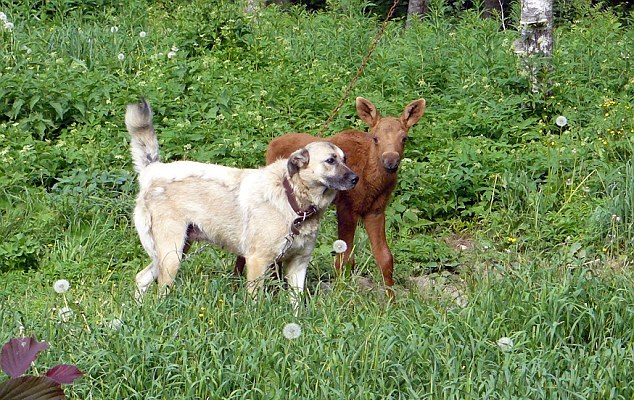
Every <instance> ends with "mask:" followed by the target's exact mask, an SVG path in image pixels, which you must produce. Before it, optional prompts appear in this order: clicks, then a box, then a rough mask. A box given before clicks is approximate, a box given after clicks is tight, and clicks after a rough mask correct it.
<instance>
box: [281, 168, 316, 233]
mask: <svg viewBox="0 0 634 400" xmlns="http://www.w3.org/2000/svg"><path fill="white" fill-rule="evenodd" d="M282 184H283V185H284V191H285V192H286V198H287V199H288V204H290V205H291V208H292V209H293V211H295V214H297V215H298V216H299V217H298V218H295V219H294V220H293V223H292V224H291V232H292V233H293V234H294V235H297V234H298V233H299V227H300V226H301V225H302V222H304V221H306V220H307V219H309V218H311V217H312V216H314V215H315V214H317V208H316V207H315V206H314V205H312V204H311V205H310V206H309V207H308V209H306V210H302V209H301V208H299V204H297V198H295V194H293V188H292V187H291V183H290V182H289V181H288V179H287V178H284V182H283V183H282Z"/></svg>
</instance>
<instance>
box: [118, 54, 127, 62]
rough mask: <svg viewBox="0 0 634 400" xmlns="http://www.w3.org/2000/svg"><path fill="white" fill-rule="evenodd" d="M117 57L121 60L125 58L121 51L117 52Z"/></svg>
mask: <svg viewBox="0 0 634 400" xmlns="http://www.w3.org/2000/svg"><path fill="white" fill-rule="evenodd" d="M117 58H118V59H119V61H123V59H124V58H125V55H124V54H123V53H119V55H118V56H117Z"/></svg>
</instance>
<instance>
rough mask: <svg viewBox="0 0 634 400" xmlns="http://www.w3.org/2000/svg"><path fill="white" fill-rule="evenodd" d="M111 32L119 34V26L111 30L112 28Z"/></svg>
mask: <svg viewBox="0 0 634 400" xmlns="http://www.w3.org/2000/svg"><path fill="white" fill-rule="evenodd" d="M110 32H112V33H117V32H119V27H118V26H113V27H111V28H110Z"/></svg>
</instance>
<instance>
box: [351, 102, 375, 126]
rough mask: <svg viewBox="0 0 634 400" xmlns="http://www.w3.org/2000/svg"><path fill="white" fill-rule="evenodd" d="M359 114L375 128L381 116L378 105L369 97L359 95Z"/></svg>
mask: <svg viewBox="0 0 634 400" xmlns="http://www.w3.org/2000/svg"><path fill="white" fill-rule="evenodd" d="M356 103H357V115H358V116H359V118H361V119H362V120H363V122H365V123H366V124H368V126H369V127H370V128H373V127H374V125H376V124H377V123H378V122H379V119H380V118H381V116H380V115H379V112H378V111H377V109H376V107H375V106H374V104H372V102H371V101H370V100H368V99H364V98H363V97H357V101H356Z"/></svg>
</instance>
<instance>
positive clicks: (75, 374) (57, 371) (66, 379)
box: [44, 364, 84, 384]
mask: <svg viewBox="0 0 634 400" xmlns="http://www.w3.org/2000/svg"><path fill="white" fill-rule="evenodd" d="M83 374H84V373H83V372H81V371H80V370H79V368H77V367H76V366H74V365H69V364H61V365H57V366H55V367H53V368H51V369H49V370H48V371H47V372H46V373H45V374H44V375H46V376H48V377H49V378H51V379H52V380H54V381H55V382H57V383H59V384H68V383H73V381H74V380H75V379H77V378H79V377H81V376H82V375H83Z"/></svg>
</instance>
